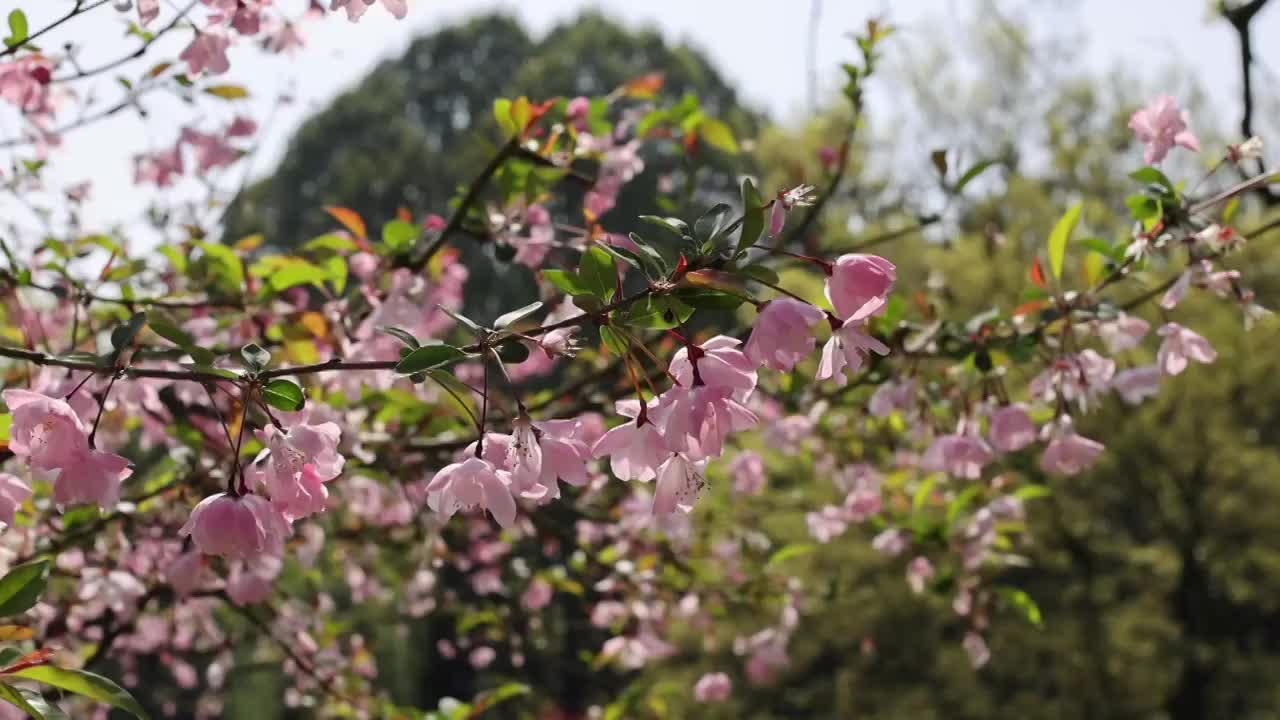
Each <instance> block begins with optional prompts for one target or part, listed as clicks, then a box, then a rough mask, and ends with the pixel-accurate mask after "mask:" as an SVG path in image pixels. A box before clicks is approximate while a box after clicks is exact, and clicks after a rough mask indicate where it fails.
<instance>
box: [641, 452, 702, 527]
mask: <svg viewBox="0 0 1280 720" xmlns="http://www.w3.org/2000/svg"><path fill="white" fill-rule="evenodd" d="M704 465H705V463H698V462H692V461H690V460H689V459H688V458H686V457H685V456H683V455H681V454H680V453H674V454H672V455H671V457H669V458H667V460H666V462H664V463H662V466H661V467H659V468H658V482H657V484H656V485H655V486H654V491H653V514H654V515H670V514H671V513H674V512H675V511H676V510H679V511H680V512H683V513H690V512H693V506H694V504H695V503H697V502H698V498H699V497H700V496H701V495H702V489H703V488H705V487H706V485H707V481H706V479H705V478H704V477H703V475H702V471H703V466H704Z"/></svg>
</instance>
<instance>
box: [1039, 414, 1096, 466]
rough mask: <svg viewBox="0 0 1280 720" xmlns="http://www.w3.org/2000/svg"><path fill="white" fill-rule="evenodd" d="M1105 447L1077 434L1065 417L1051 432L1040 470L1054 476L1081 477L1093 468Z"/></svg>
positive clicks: (1041, 459) (1041, 458) (1042, 456)
mask: <svg viewBox="0 0 1280 720" xmlns="http://www.w3.org/2000/svg"><path fill="white" fill-rule="evenodd" d="M1104 449H1105V446H1104V445H1103V444H1102V443H1100V442H1098V441H1096V440H1091V439H1089V438H1087V437H1084V436H1083V435H1078V434H1076V432H1075V430H1073V429H1072V427H1071V419H1070V418H1067V417H1064V418H1062V419H1061V420H1059V421H1058V423H1057V424H1056V426H1054V427H1052V428H1050V430H1049V445H1048V447H1046V448H1045V450H1044V454H1043V455H1041V456H1040V469H1041V470H1044V471H1045V472H1047V473H1050V474H1053V475H1079V474H1080V473H1082V472H1084V471H1085V470H1087V469H1089V468H1090V467H1092V466H1093V463H1094V462H1095V461H1096V460H1097V459H1098V455H1100V454H1102V451H1103V450H1104Z"/></svg>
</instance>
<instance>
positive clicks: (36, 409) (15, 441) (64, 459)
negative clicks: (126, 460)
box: [0, 390, 89, 470]
mask: <svg viewBox="0 0 1280 720" xmlns="http://www.w3.org/2000/svg"><path fill="white" fill-rule="evenodd" d="M0 396H2V397H3V398H4V402H5V405H8V406H9V412H11V413H12V414H13V424H12V426H11V428H10V431H9V449H10V450H12V451H13V454H14V455H17V456H19V457H26V458H27V460H28V462H30V463H31V466H32V467H35V468H40V469H43V470H52V469H56V468H62V467H65V466H67V465H70V464H73V463H74V462H76V460H77V459H78V458H80V457H82V456H83V455H85V454H86V453H88V452H89V440H88V436H87V432H86V430H85V428H84V425H83V424H82V423H81V421H80V416H79V415H77V414H76V412H75V410H73V409H72V408H71V406H70V405H68V404H67V402H66V401H65V400H59V399H54V398H51V397H47V396H45V395H41V394H40V393H35V392H31V391H30V390H5V391H4V392H3V393H0Z"/></svg>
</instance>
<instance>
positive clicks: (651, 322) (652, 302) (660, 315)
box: [622, 296, 693, 330]
mask: <svg viewBox="0 0 1280 720" xmlns="http://www.w3.org/2000/svg"><path fill="white" fill-rule="evenodd" d="M690 315H693V308H691V307H689V306H688V305H685V304H684V303H682V302H680V301H679V300H677V299H676V298H673V297H653V296H650V297H647V298H645V299H644V300H641V301H639V302H636V303H632V304H631V306H630V307H628V308H627V312H626V315H625V316H624V317H623V318H622V322H623V324H625V325H628V326H630V327H638V328H648V329H651V330H667V329H669V328H673V327H677V326H679V325H680V324H681V323H683V322H684V321H686V320H688V319H689V316H690Z"/></svg>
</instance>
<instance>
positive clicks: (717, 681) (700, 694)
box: [693, 672, 733, 703]
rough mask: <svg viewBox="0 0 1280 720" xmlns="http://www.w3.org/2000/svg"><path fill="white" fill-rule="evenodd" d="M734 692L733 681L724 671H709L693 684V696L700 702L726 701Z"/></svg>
mask: <svg viewBox="0 0 1280 720" xmlns="http://www.w3.org/2000/svg"><path fill="white" fill-rule="evenodd" d="M732 692H733V681H732V680H730V679H729V676H728V675H725V674H724V673H722V672H717V673H707V674H706V675H703V676H702V677H700V678H698V682H696V683H694V685H693V697H694V699H695V700H697V701H698V702H700V703H712V702H724V701H725V700H728V699H729V695H730V693H732Z"/></svg>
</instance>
